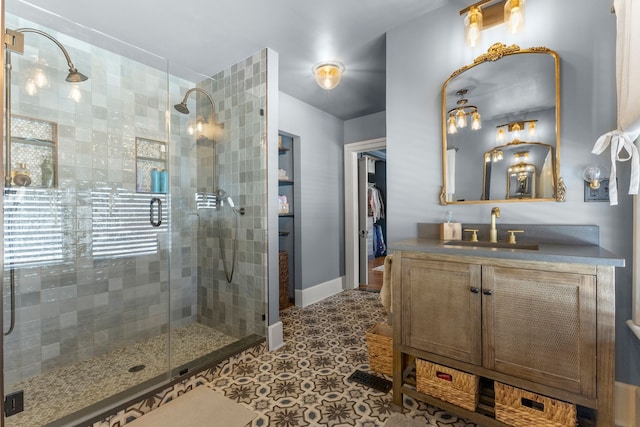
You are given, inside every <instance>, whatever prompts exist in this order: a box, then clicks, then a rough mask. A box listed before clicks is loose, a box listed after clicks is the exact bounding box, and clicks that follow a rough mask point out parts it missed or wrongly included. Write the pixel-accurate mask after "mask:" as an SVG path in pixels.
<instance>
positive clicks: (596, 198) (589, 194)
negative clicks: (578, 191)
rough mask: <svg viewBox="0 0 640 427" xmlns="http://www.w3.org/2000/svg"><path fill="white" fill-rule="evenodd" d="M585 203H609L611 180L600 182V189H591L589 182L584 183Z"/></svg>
mask: <svg viewBox="0 0 640 427" xmlns="http://www.w3.org/2000/svg"><path fill="white" fill-rule="evenodd" d="M584 201H585V202H608V201H609V180H608V179H602V180H600V187H598V188H595V189H594V188H591V187H590V186H589V183H588V182H587V181H585V182H584Z"/></svg>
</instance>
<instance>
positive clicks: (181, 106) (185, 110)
mask: <svg viewBox="0 0 640 427" xmlns="http://www.w3.org/2000/svg"><path fill="white" fill-rule="evenodd" d="M173 108H175V109H176V110H177V111H178V112H180V113H182V114H189V109H188V108H187V103H186V100H185V101H182V102H181V103H180V104H176V105H174V106H173Z"/></svg>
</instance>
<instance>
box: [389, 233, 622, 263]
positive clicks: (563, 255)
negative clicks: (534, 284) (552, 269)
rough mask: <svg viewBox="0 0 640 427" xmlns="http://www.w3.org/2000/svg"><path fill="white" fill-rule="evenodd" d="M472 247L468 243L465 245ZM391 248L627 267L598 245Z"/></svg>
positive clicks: (427, 242)
mask: <svg viewBox="0 0 640 427" xmlns="http://www.w3.org/2000/svg"><path fill="white" fill-rule="evenodd" d="M466 244H469V242H466ZM389 248H390V249H392V250H395V251H415V252H427V253H434V254H444V255H458V256H478V257H484V258H502V259H516V260H525V261H540V262H563V263H574V264H589V265H607V266H613V267H624V265H625V260H624V258H620V257H618V256H617V255H614V254H612V253H611V252H609V251H607V250H606V249H603V248H601V247H600V246H598V245H573V244H567V245H565V244H550V243H538V249H537V250H531V249H511V248H492V247H481V246H456V245H455V244H454V243H448V244H445V242H444V241H442V240H439V239H430V238H415V239H407V240H402V241H399V242H394V243H391V244H390V245H389Z"/></svg>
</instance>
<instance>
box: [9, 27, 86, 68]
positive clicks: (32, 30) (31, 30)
mask: <svg viewBox="0 0 640 427" xmlns="http://www.w3.org/2000/svg"><path fill="white" fill-rule="evenodd" d="M14 31H16V32H18V33H36V34H40V35H41V36H44V37H46V38H48V39H49V40H51V41H52V42H54V43H55V44H56V46H58V47H59V48H60V50H61V51H62V54H63V55H64V58H65V59H66V60H67V65H68V66H69V71H71V72H74V73H77V72H78V70H77V69H76V67H75V65H73V62H71V57H70V56H69V52H67V49H65V48H64V46H62V43H60V42H59V41H58V40H56V39H55V38H54V37H53V36H52V35H50V34H47V33H45V32H44V31H40V30H37V29H35V28H28V27H27V28H18V29H17V30H14Z"/></svg>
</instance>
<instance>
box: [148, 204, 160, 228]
mask: <svg viewBox="0 0 640 427" xmlns="http://www.w3.org/2000/svg"><path fill="white" fill-rule="evenodd" d="M154 204H156V205H158V220H157V221H154V220H153V205H154ZM149 222H150V223H151V225H152V226H154V227H160V225H161V224H162V200H160V199H159V198H157V197H154V198H152V199H151V203H149Z"/></svg>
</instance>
